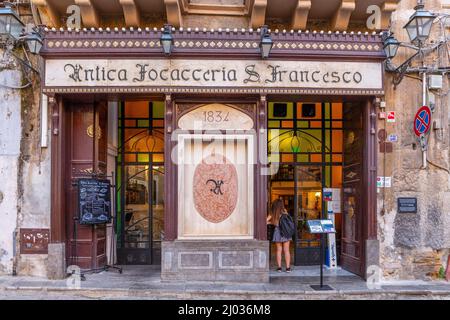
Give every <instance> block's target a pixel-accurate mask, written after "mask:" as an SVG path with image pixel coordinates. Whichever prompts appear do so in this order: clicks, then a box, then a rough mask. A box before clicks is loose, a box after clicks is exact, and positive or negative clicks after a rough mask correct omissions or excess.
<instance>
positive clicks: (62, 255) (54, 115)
mask: <svg viewBox="0 0 450 320" xmlns="http://www.w3.org/2000/svg"><path fill="white" fill-rule="evenodd" d="M48 106H49V110H50V112H51V209H50V243H49V245H48V266H47V276H48V278H49V279H63V278H64V277H65V273H66V251H65V250H66V246H65V240H66V235H65V219H64V216H65V215H64V206H65V204H64V188H65V185H64V183H65V181H64V176H65V174H64V169H65V161H64V147H63V143H64V130H62V129H63V123H64V121H63V120H64V117H63V114H64V106H63V103H62V101H61V100H59V101H58V99H57V98H56V97H55V96H49V97H48Z"/></svg>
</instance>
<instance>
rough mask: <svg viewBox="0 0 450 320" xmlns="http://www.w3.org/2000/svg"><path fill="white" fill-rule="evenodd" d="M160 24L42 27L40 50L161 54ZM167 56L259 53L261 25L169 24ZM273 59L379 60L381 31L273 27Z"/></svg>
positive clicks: (49, 54) (48, 53)
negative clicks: (201, 26)
mask: <svg viewBox="0 0 450 320" xmlns="http://www.w3.org/2000/svg"><path fill="white" fill-rule="evenodd" d="M161 32H162V30H161V29H157V28H154V29H149V28H144V29H141V28H137V29H135V28H122V29H119V28H114V29H110V28H106V29H101V28H99V29H94V28H92V29H81V30H78V29H77V30H71V29H54V28H53V29H45V30H44V45H43V48H42V50H41V55H42V56H43V57H44V58H63V57H80V58H81V57H94V56H95V57H97V58H99V57H105V58H108V57H133V56H134V57H137V58H138V57H144V56H145V57H149V58H151V57H154V58H157V57H164V56H165V55H164V54H163V52H162V48H161V45H160V42H159V38H160V36H161ZM172 35H173V38H174V48H173V51H172V54H171V56H170V57H171V58H177V57H189V56H197V57H206V56H209V57H220V58H223V57H227V58H235V59H245V58H255V57H258V56H259V41H260V30H259V29H256V30H254V29H233V30H231V29H217V30H215V29H210V30H208V29H202V30H200V29H183V28H180V29H173V31H172ZM271 37H272V40H273V41H274V46H273V49H272V52H271V55H270V57H271V58H278V59H279V58H285V59H302V58H313V59H318V58H319V59H320V58H331V59H334V58H342V59H358V60H364V59H368V60H380V61H381V60H383V59H384V58H385V56H384V53H383V45H382V40H381V34H378V33H367V32H366V33H362V32H356V33H355V32H350V33H347V32H331V31H329V32H324V31H320V32H316V31H312V32H310V31H301V30H299V31H294V30H291V31H286V30H282V31H279V30H275V31H273V32H271Z"/></svg>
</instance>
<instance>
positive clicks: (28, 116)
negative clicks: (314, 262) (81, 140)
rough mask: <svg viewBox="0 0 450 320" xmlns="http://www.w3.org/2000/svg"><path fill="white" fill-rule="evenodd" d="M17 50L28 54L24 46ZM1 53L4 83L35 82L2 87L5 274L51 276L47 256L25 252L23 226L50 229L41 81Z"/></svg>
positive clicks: (1, 247)
mask: <svg viewBox="0 0 450 320" xmlns="http://www.w3.org/2000/svg"><path fill="white" fill-rule="evenodd" d="M24 20H25V22H27V21H26V19H24ZM14 53H15V54H16V55H19V56H22V53H21V49H18V48H16V49H14ZM0 55H2V56H3V59H2V60H1V61H0V83H1V84H6V85H7V86H13V87H20V86H24V85H26V84H27V83H28V82H29V79H30V80H31V85H29V86H27V87H26V88H22V89H11V88H7V87H5V86H0V124H1V125H0V177H1V182H0V230H1V232H0V274H13V273H17V274H19V275H35V276H46V273H47V272H46V269H47V268H46V259H47V255H25V254H23V255H20V254H19V252H20V248H19V244H20V242H19V231H20V228H49V227H50V157H49V156H50V152H49V150H48V149H46V148H44V149H43V148H41V146H40V137H41V130H40V124H41V122H40V99H39V97H40V83H39V79H38V77H36V75H35V74H34V73H33V72H31V70H30V69H27V68H26V67H25V68H24V67H23V66H22V65H21V64H20V63H19V62H18V60H17V59H16V58H14V57H13V56H12V55H11V54H8V52H6V53H5V52H4V50H2V51H0ZM29 56H30V59H31V62H32V65H33V66H35V67H36V66H38V59H37V58H36V57H33V56H32V55H31V54H29ZM25 73H26V77H25ZM28 78H29V79H28Z"/></svg>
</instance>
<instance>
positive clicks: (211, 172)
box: [193, 154, 238, 223]
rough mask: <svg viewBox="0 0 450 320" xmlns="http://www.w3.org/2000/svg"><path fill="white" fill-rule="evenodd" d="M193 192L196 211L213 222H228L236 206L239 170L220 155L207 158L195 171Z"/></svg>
mask: <svg viewBox="0 0 450 320" xmlns="http://www.w3.org/2000/svg"><path fill="white" fill-rule="evenodd" d="M193 191H194V205H195V209H196V210H197V211H198V213H199V214H200V215H201V216H202V217H203V218H204V219H206V220H207V221H209V222H211V223H220V222H222V221H224V220H226V219H227V218H228V217H229V216H230V215H231V214H232V213H233V211H234V209H235V208H236V204H237V198H238V177H237V171H236V167H235V166H234V164H233V163H231V162H230V161H229V160H228V159H227V158H226V157H225V156H223V155H221V154H212V155H209V156H207V157H205V158H204V159H203V160H202V162H201V163H199V164H198V165H197V167H196V168H195V171H194V180H193Z"/></svg>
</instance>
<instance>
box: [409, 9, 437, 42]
mask: <svg viewBox="0 0 450 320" xmlns="http://www.w3.org/2000/svg"><path fill="white" fill-rule="evenodd" d="M424 8H425V6H424V4H423V2H422V1H418V3H417V6H416V7H415V8H414V10H416V12H414V14H413V15H412V16H411V17H410V18H409V21H408V23H407V24H406V25H405V26H404V28H405V29H406V31H407V32H408V36H409V40H410V41H411V42H412V43H416V44H418V45H419V46H420V43H421V42H425V41H426V40H427V39H428V37H429V36H430V32H431V27H432V26H433V21H434V19H436V15H434V14H433V13H431V12H430V11H427V10H425V9H424Z"/></svg>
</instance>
